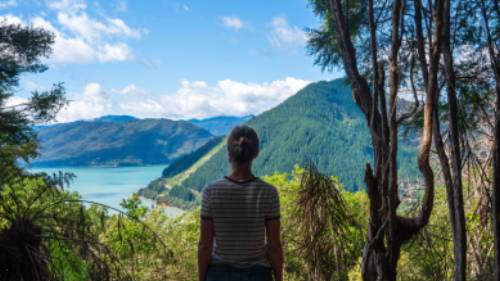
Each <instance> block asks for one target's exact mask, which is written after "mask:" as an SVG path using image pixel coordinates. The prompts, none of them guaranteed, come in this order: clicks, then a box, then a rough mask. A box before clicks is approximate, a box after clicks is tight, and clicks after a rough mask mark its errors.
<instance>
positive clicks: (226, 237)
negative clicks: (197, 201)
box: [200, 179, 280, 266]
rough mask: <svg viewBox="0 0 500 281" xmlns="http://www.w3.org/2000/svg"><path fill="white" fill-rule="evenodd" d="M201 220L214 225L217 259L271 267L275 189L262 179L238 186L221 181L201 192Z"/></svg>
mask: <svg viewBox="0 0 500 281" xmlns="http://www.w3.org/2000/svg"><path fill="white" fill-rule="evenodd" d="M201 197H202V200H201V201H202V202H201V204H202V208H201V214H200V216H201V218H202V219H203V218H205V219H212V220H213V223H214V224H213V225H214V235H215V237H214V238H215V246H214V257H215V259H216V260H224V261H227V262H229V263H230V264H233V263H234V264H235V265H236V266H237V265H238V263H241V265H248V264H249V263H250V264H269V261H268V260H267V258H266V235H265V232H266V222H267V221H269V220H274V219H279V215H280V214H279V197H278V192H277V190H276V188H274V187H273V186H270V185H268V184H267V183H265V182H263V181H262V180H260V179H255V180H252V181H249V182H245V183H239V182H238V183H235V182H232V181H231V180H229V179H222V180H219V181H217V182H215V183H213V184H210V185H208V186H207V187H205V188H204V189H203V191H202V196H201Z"/></svg>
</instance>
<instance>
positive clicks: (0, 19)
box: [0, 14, 24, 24]
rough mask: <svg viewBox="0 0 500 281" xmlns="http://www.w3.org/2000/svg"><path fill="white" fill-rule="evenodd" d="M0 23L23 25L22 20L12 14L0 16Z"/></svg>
mask: <svg viewBox="0 0 500 281" xmlns="http://www.w3.org/2000/svg"><path fill="white" fill-rule="evenodd" d="M0 23H5V24H24V22H23V20H22V19H21V18H20V17H18V16H14V15H13V14H6V15H0Z"/></svg>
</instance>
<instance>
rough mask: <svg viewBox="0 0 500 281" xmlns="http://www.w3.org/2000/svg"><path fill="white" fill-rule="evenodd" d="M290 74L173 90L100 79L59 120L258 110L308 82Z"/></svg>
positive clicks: (76, 96)
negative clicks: (107, 85)
mask: <svg viewBox="0 0 500 281" xmlns="http://www.w3.org/2000/svg"><path fill="white" fill-rule="evenodd" d="M309 83H310V81H307V80H302V79H297V78H293V77H287V78H285V79H282V80H276V81H272V82H270V83H245V82H239V81H234V80H231V79H225V80H221V81H219V82H217V84H216V85H213V86H211V85H208V84H207V83H206V82H205V81H188V80H183V81H181V82H180V87H179V89H177V90H176V91H175V92H173V93H167V94H161V95H159V94H154V93H150V92H148V91H146V90H144V89H141V88H139V87H137V86H136V85H135V84H130V85H128V86H126V87H124V88H123V89H115V90H111V91H110V93H111V94H108V93H106V92H105V91H104V90H103V89H102V87H101V86H100V85H99V84H97V83H90V84H88V85H87V86H86V87H85V88H84V89H83V91H82V93H80V94H78V93H73V94H71V96H70V99H72V100H73V102H71V103H70V105H69V107H68V108H66V109H65V110H63V111H62V112H61V113H60V114H59V116H58V121H61V122H67V121H73V120H78V119H92V118H96V117H99V116H102V115H105V114H131V115H134V116H137V117H155V118H160V117H163V118H172V119H185V118H205V117H211V116H217V115H247V114H259V113H262V112H263V111H266V110H268V109H270V108H272V107H275V106H276V105H278V104H279V103H281V102H282V101H284V100H285V99H287V98H288V97H290V96H292V95H293V94H295V93H296V92H297V91H299V90H300V89H302V88H303V87H305V86H306V85H307V84H309Z"/></svg>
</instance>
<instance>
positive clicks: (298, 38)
mask: <svg viewBox="0 0 500 281" xmlns="http://www.w3.org/2000/svg"><path fill="white" fill-rule="evenodd" d="M271 28H272V30H271V32H270V33H269V34H268V39H269V41H270V42H271V45H272V46H273V47H276V48H280V47H285V46H302V45H304V44H305V43H306V42H307V34H306V33H305V32H304V31H303V30H301V29H300V28H298V27H297V26H290V24H289V23H288V21H287V20H286V19H285V18H283V17H274V18H273V20H272V22H271Z"/></svg>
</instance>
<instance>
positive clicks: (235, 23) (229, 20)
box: [221, 17, 245, 30]
mask: <svg viewBox="0 0 500 281" xmlns="http://www.w3.org/2000/svg"><path fill="white" fill-rule="evenodd" d="M221 20H222V23H223V24H224V25H225V26H227V27H229V28H234V29H236V30H240V29H242V28H243V27H245V23H244V22H243V21H242V20H241V19H240V18H238V17H221Z"/></svg>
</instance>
